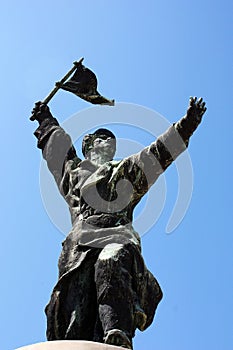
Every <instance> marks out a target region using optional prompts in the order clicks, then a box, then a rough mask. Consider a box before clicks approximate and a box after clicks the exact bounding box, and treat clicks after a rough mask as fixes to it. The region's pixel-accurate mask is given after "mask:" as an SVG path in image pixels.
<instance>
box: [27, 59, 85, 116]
mask: <svg viewBox="0 0 233 350" xmlns="http://www.w3.org/2000/svg"><path fill="white" fill-rule="evenodd" d="M83 60H84V57H82V58H80V60H79V61H75V62H74V63H73V64H74V66H73V67H72V68H71V69H70V70H69V71H68V72H67V73H66V75H65V76H64V77H63V78H62V79H61V80H60V81H59V82H58V83H56V86H55V88H54V89H53V90H52V91H51V92H50V94H49V95H48V96H47V97H46V98H45V99H44V100H43V101H42V103H43V104H46V105H47V104H48V103H49V101H50V100H51V99H52V98H53V96H54V95H55V94H56V93H57V91H58V90H59V89H60V88H61V86H62V84H64V83H65V81H66V80H67V79H68V78H69V77H70V76H71V74H72V73H74V71H75V69H76V68H77V67H78V65H80V64H82V62H83ZM35 119H36V118H35V115H34V114H32V116H31V117H30V120H32V121H33V120H35Z"/></svg>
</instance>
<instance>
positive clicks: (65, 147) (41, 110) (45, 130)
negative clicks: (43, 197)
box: [32, 102, 80, 195]
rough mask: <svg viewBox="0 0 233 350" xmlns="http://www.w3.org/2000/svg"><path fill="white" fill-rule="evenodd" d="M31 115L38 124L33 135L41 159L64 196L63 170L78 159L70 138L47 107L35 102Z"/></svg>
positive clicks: (76, 162)
mask: <svg viewBox="0 0 233 350" xmlns="http://www.w3.org/2000/svg"><path fill="white" fill-rule="evenodd" d="M32 113H33V114H34V115H35V119H36V120H37V121H38V122H39V127H38V128H37V129H36V131H35V133H34V135H35V136H36V138H37V139H38V143H37V146H38V148H40V149H41V150H42V154H43V158H44V159H45V160H46V161H47V165H48V168H49V170H50V171H51V173H52V174H53V176H54V178H55V181H56V183H57V185H58V187H59V190H60V191H61V193H62V195H64V194H66V193H64V192H66V190H65V181H64V176H65V175H66V174H65V168H66V167H67V166H71V167H72V165H73V163H75V164H78V163H79V162H80V159H79V158H78V157H77V155H76V151H75V149H74V147H73V145H72V141H71V138H70V136H69V135H68V134H66V132H65V131H64V130H63V129H62V128H61V127H60V125H59V123H58V121H57V119H55V118H54V117H53V116H52V114H51V112H50V110H49V107H48V106H47V105H45V104H43V103H42V102H37V103H36V104H35V107H34V109H33V111H32Z"/></svg>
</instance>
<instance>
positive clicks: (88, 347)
mask: <svg viewBox="0 0 233 350" xmlns="http://www.w3.org/2000/svg"><path fill="white" fill-rule="evenodd" d="M122 349H123V348H122V347H119V346H114V345H108V344H103V343H96V342H93V341H85V340H55V341H47V342H44V343H37V344H32V345H27V346H23V347H22V348H18V349H16V350H122Z"/></svg>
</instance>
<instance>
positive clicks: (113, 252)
mask: <svg viewBox="0 0 233 350" xmlns="http://www.w3.org/2000/svg"><path fill="white" fill-rule="evenodd" d="M122 249H123V244H120V243H111V244H108V245H106V246H105V247H104V249H103V250H102V251H101V253H100V255H99V257H98V260H100V261H103V260H109V259H113V260H116V259H118V256H119V253H120V251H121V250H122Z"/></svg>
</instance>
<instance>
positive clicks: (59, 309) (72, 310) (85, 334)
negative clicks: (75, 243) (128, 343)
mask: <svg viewBox="0 0 233 350" xmlns="http://www.w3.org/2000/svg"><path fill="white" fill-rule="evenodd" d="M98 254H99V251H98ZM98 254H97V252H96V251H95V250H93V251H92V252H90V254H88V256H87V257H86V258H85V260H84V261H83V262H82V264H81V265H80V266H79V268H77V269H76V270H74V271H73V272H70V273H69V274H68V275H67V276H66V277H65V278H63V280H61V281H60V283H59V284H58V286H57V287H56V290H55V291H54V292H53V294H52V297H51V301H50V303H49V305H48V307H47V310H46V314H47V323H48V328H47V338H48V340H64V339H67V340H94V333H95V332H96V331H95V327H96V319H97V315H98V310H97V302H96V289H95V282H94V265H95V262H96V259H97V256H98ZM99 332H100V330H99ZM101 334H102V333H101Z"/></svg>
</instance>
